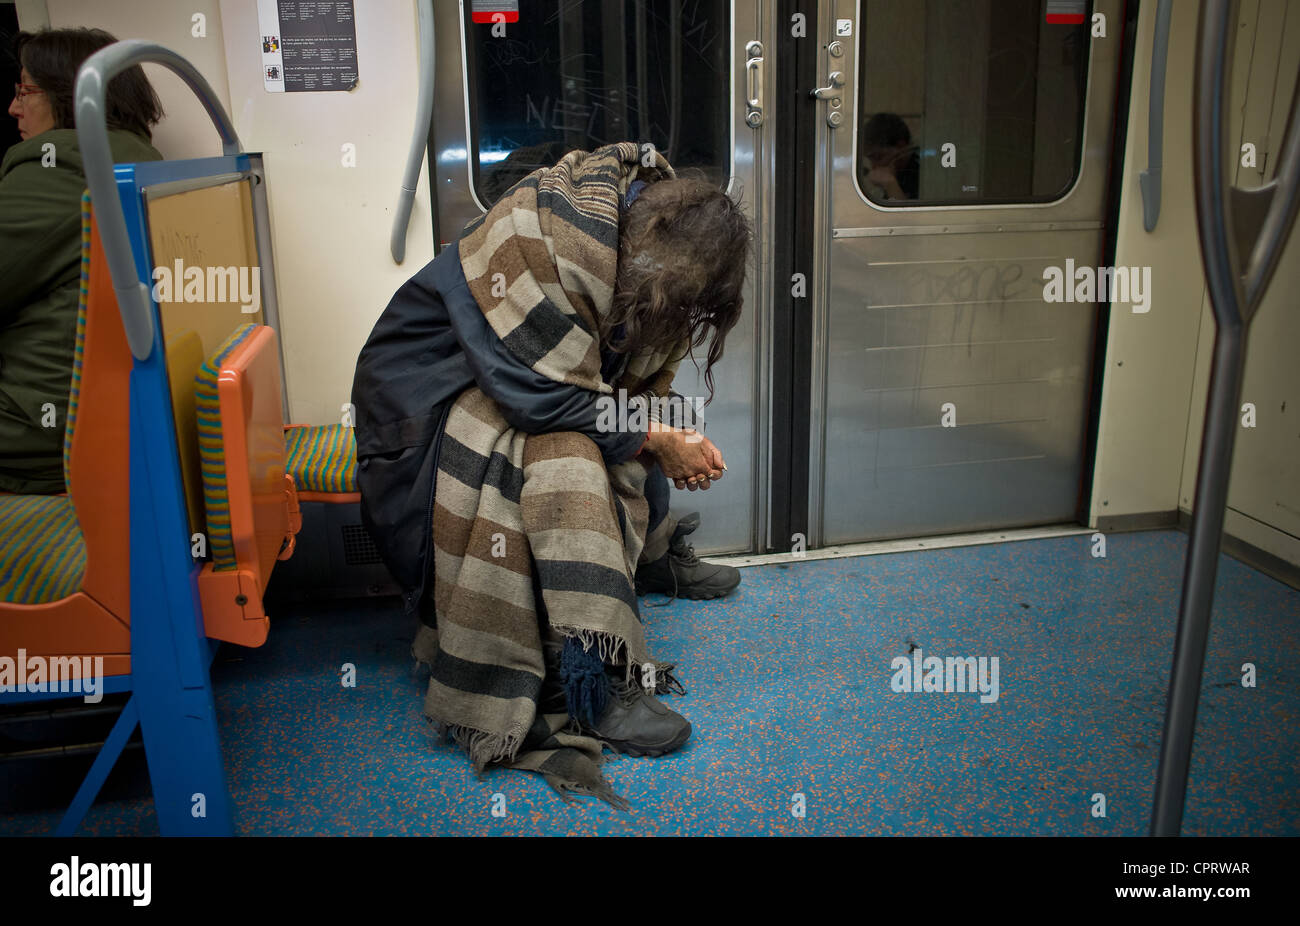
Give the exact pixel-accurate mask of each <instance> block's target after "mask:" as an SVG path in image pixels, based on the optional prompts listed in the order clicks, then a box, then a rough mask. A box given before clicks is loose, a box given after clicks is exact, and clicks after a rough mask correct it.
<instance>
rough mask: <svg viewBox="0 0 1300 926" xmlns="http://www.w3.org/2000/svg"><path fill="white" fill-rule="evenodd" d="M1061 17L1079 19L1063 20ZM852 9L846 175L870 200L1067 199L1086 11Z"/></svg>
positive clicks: (873, 4) (965, 6) (952, 6)
mask: <svg viewBox="0 0 1300 926" xmlns="http://www.w3.org/2000/svg"><path fill="white" fill-rule="evenodd" d="M1049 7H1051V10H1050V11H1049V9H1048V8H1049ZM1064 8H1069V10H1072V11H1074V12H1076V13H1077V14H1078V15H1075V16H1065V17H1061V16H1060V15H1059V14H1060V11H1061V10H1062V9H1064ZM862 10H863V22H862V23H861V27H860V28H859V36H860V38H859V55H858V58H859V62H860V75H859V77H860V80H859V92H858V125H857V127H856V128H857V145H856V167H857V177H858V185H859V187H860V188H861V190H862V191H863V192H864V193H865V194H866V195H867V197H868V198H869V199H870V200H871V201H872V202H874V203H877V204H879V205H884V206H891V207H893V206H916V205H927V206H928V205H954V204H955V205H980V204H986V203H987V204H993V203H1029V202H1049V201H1051V200H1054V199H1059V198H1060V197H1062V196H1064V195H1065V193H1066V192H1068V190H1069V189H1070V187H1071V186H1072V185H1073V184H1074V180H1075V177H1076V176H1077V173H1078V166H1079V160H1080V152H1081V151H1082V141H1083V113H1084V99H1085V94H1086V90H1087V80H1088V48H1089V41H1090V38H1089V37H1090V28H1089V25H1088V23H1089V22H1090V16H1089V13H1090V11H1091V4H1090V3H1084V2H1082V0H1066V2H1059V0H1052V2H1049V0H864V2H863V6H862ZM1049 14H1050V18H1051V20H1052V21H1051V22H1049V21H1048V19H1049ZM1062 18H1064V19H1067V20H1074V21H1073V22H1060V21H1059V20H1060V19H1062Z"/></svg>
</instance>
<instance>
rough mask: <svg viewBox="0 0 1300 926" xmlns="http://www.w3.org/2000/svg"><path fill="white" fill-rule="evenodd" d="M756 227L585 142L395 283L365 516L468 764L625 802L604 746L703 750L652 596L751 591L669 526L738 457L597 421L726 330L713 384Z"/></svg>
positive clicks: (362, 367) (373, 419) (383, 335)
mask: <svg viewBox="0 0 1300 926" xmlns="http://www.w3.org/2000/svg"><path fill="white" fill-rule="evenodd" d="M647 165H650V166H647ZM750 237H751V231H750V227H749V222H748V220H747V219H746V217H745V216H744V214H743V212H742V211H741V210H740V207H739V206H738V205H737V204H736V203H735V202H733V201H732V200H731V199H730V198H729V197H727V196H726V195H725V194H724V193H722V192H721V191H720V190H718V189H717V187H716V186H713V185H711V184H708V183H705V182H703V181H697V180H687V179H679V178H677V177H676V175H675V173H674V172H673V170H672V168H671V167H670V166H669V165H668V163H667V161H665V160H664V159H663V157H662V156H661V155H659V154H658V153H657V152H656V153H653V154H652V152H651V149H649V146H646V147H645V150H644V151H643V150H641V149H639V148H638V146H637V145H635V144H632V143H630V142H623V143H620V144H616V145H610V146H608V147H605V148H601V149H599V150H598V151H595V152H593V153H590V154H589V153H587V152H584V151H572V152H570V153H569V154H567V155H565V156H564V158H563V159H562V160H561V161H560V162H559V163H558V164H557V165H555V166H554V167H551V168H545V169H542V170H539V171H536V172H534V173H532V174H530V175H529V176H528V177H526V178H525V179H523V180H522V181H520V182H519V183H517V184H516V185H515V186H514V187H513V188H511V189H510V190H509V191H508V192H507V193H505V194H504V196H503V197H502V198H501V199H500V201H498V202H497V203H496V205H495V206H493V208H492V209H491V211H489V212H488V214H487V215H486V216H484V217H482V218H480V219H476V220H475V221H473V222H471V223H470V224H469V225H468V226H467V227H466V229H465V231H464V232H463V233H462V235H461V238H460V240H459V242H458V243H457V245H456V246H454V247H449V248H447V249H445V250H444V251H443V253H442V254H441V255H440V256H439V257H438V258H437V259H435V260H434V261H432V262H431V263H430V264H429V265H428V266H426V267H425V268H424V269H423V270H421V271H420V272H419V273H417V274H416V275H415V276H414V277H412V278H411V280H410V281H408V282H407V283H406V284H405V285H404V286H403V287H402V288H401V289H400V290H398V292H397V294H396V295H395V296H394V297H393V300H392V302H391V303H390V304H389V306H388V308H387V309H386V310H385V312H384V314H383V316H382V317H381V318H380V319H379V321H378V323H377V324H376V325H375V328H374V331H373V332H372V333H371V335H370V338H369V340H368V341H367V342H366V345H365V347H364V348H363V349H362V351H361V354H360V357H359V358H358V363H357V372H356V379H355V381H354V383H353V390H352V402H353V405H355V407H356V412H357V418H356V437H357V456H358V474H357V481H358V485H359V488H360V490H361V508H362V516H363V519H364V521H365V523H366V527H367V529H368V530H369V532H370V534H371V536H372V537H373V539H374V541H375V543H376V545H377V546H378V547H379V549H380V552H381V554H382V555H383V557H384V559H385V561H386V562H387V563H388V566H389V568H390V570H391V571H392V572H393V575H394V577H395V578H396V579H397V580H398V581H399V582H400V583H401V584H402V586H403V587H404V588H405V589H406V608H407V611H408V612H409V613H419V614H420V616H421V618H422V621H423V625H422V627H421V629H420V632H419V634H418V635H417V638H416V644H415V654H416V656H417V658H418V659H420V660H421V661H422V662H425V663H427V664H428V665H429V666H430V669H431V675H430V679H429V689H428V694H427V696H426V698H425V706H424V710H425V715H426V717H428V718H429V720H430V721H433V722H436V723H438V724H439V725H441V727H442V728H444V729H446V730H448V731H449V732H450V733H451V734H452V736H453V737H454V738H455V739H456V740H457V741H458V742H460V743H461V744H462V745H464V746H465V747H466V748H467V749H468V751H469V755H470V758H471V760H472V761H473V763H474V765H475V767H476V768H478V769H482V768H483V767H484V766H486V765H487V764H488V763H490V762H498V763H502V764H505V765H508V766H510V767H512V768H523V769H529V770H533V771H539V772H541V773H542V774H544V775H545V776H546V778H547V780H548V781H549V782H550V783H551V784H552V786H554V787H555V788H556V789H557V790H558V791H559V792H560V793H561V795H564V794H565V793H566V792H569V791H572V792H577V793H583V794H596V795H598V796H600V797H602V798H604V799H605V800H607V801H610V802H611V803H613V804H615V805H619V806H621V805H622V802H621V799H620V798H618V797H617V796H615V795H614V794H613V793H612V792H611V791H610V789H609V787H608V785H607V784H606V783H605V781H604V779H603V777H602V775H601V773H600V770H599V767H598V766H599V764H600V762H601V761H602V759H601V756H602V747H603V746H605V745H609V746H611V747H613V748H614V749H616V750H619V751H625V752H629V753H631V754H634V755H650V756H657V755H662V754H663V753H665V752H668V751H671V750H673V749H676V748H678V747H679V746H681V745H682V744H683V743H684V742H685V741H686V739H687V738H688V737H689V735H690V732H691V728H690V724H689V723H687V722H686V720H685V719H684V718H682V717H681V716H680V715H678V714H677V713H675V712H673V711H671V710H669V709H668V708H666V707H665V706H663V705H662V704H660V703H659V702H658V701H657V700H656V699H655V698H654V697H653V694H655V693H663V692H665V691H667V690H670V689H671V688H672V687H674V686H675V685H676V680H675V679H674V678H673V677H672V675H671V672H670V671H669V670H671V669H672V666H670V665H665V664H662V663H656V662H654V661H653V659H652V658H651V656H650V653H649V651H648V648H647V646H646V641H645V634H644V632H643V629H642V626H641V622H640V616H639V613H638V609H637V601H636V594H637V589H638V587H640V589H641V590H642V591H658V590H662V591H666V592H668V593H671V594H677V595H682V596H686V597H698V598H704V597H716V596H718V595H722V594H726V593H728V592H730V591H731V590H732V589H734V588H735V587H736V585H737V584H738V583H739V581H740V575H739V572H738V571H737V570H735V569H732V568H731V567H726V566H716V565H710V564H706V563H702V562H700V560H699V559H698V558H696V557H695V556H694V555H693V552H692V551H691V550H690V548H689V547H688V546H687V545H685V544H684V542H682V540H681V537H682V535H683V534H685V533H687V532H689V530H691V529H693V524H691V523H685V524H682V525H681V526H680V527H679V526H678V525H677V524H676V522H675V521H674V519H673V518H672V517H671V516H670V515H669V514H668V499H667V495H668V484H667V481H666V479H665V477H667V478H668V479H672V480H674V482H675V483H676V485H677V487H678V488H686V487H690V488H692V489H697V488H698V489H707V488H709V486H710V485H711V483H712V482H713V481H715V480H717V479H719V478H721V476H722V473H723V470H725V468H726V464H725V463H724V462H723V459H722V454H721V453H720V452H719V450H718V448H717V447H715V446H714V445H713V444H712V443H711V442H710V441H709V440H708V439H707V438H704V437H703V436H702V435H700V434H698V433H695V432H693V431H687V430H684V429H681V428H677V427H674V426H672V425H671V424H668V423H662V422H656V421H650V420H648V419H647V417H646V416H642V415H638V414H637V413H636V412H635V410H631V411H629V412H628V413H627V414H624V415H618V416H615V415H611V414H602V412H603V411H605V412H607V411H608V409H609V404H608V403H609V402H610V400H611V399H613V400H614V401H617V398H618V397H619V396H620V395H625V396H634V397H640V400H639V401H644V400H645V399H646V398H648V397H650V396H657V397H664V396H667V395H668V393H669V387H670V385H671V383H672V381H673V375H674V373H675V372H676V370H677V367H678V364H679V363H680V362H681V360H682V359H683V358H684V357H685V356H686V355H687V354H688V353H689V352H690V350H691V349H692V348H695V347H702V346H703V344H704V343H705V342H706V341H708V340H709V338H710V336H711V337H712V343H711V344H710V346H709V349H708V355H707V361H706V364H707V365H706V369H705V382H706V383H707V385H708V387H709V389H710V392H712V388H713V380H712V367H713V365H714V364H715V363H716V362H717V361H718V359H719V358H720V357H721V356H722V351H723V345H724V342H725V339H726V335H727V332H728V331H729V330H730V329H731V328H732V327H733V326H734V325H735V323H736V321H737V320H738V319H739V317H740V312H741V289H742V286H743V284H744V280H745V271H746V264H747V262H748V254H749V242H750ZM620 390H625V392H620ZM628 404H632V403H631V402H629V403H628ZM655 404H656V405H657V404H658V403H655ZM615 418H617V422H618V423H617V424H612V423H611V421H612V420H613V419H615ZM678 688H680V686H678Z"/></svg>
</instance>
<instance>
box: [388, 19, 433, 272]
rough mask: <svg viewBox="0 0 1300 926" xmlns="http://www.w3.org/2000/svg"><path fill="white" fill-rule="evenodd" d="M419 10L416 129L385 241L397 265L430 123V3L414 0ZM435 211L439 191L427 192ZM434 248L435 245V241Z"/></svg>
mask: <svg viewBox="0 0 1300 926" xmlns="http://www.w3.org/2000/svg"><path fill="white" fill-rule="evenodd" d="M416 7H417V9H418V11H419V30H420V32H419V36H418V41H419V46H420V76H419V81H420V88H419V96H417V97H416V102H415V130H414V132H413V133H412V134H411V147H410V149H409V150H408V151H407V153H406V171H405V173H403V175H402V189H401V192H399V193H398V196H397V215H395V216H394V217H393V232H392V235H391V236H390V237H389V239H388V250H389V251H390V252H391V253H392V255H393V260H394V262H396V263H399V264H400V263H401V262H402V261H404V260H405V259H406V228H407V226H408V225H409V224H410V222H411V205H412V204H413V203H414V202H415V187H416V184H418V183H419V182H420V164H421V163H423V161H424V152H425V149H426V148H428V147H429V120H431V119H432V118H433V80H434V41H433V0H416ZM429 193H430V195H431V196H432V197H433V201H434V208H435V209H436V208H437V201H438V200H437V198H438V191H437V190H430V191H429ZM434 245H435V246H436V245H437V242H436V241H435V242H434Z"/></svg>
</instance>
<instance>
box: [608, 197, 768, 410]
mask: <svg viewBox="0 0 1300 926" xmlns="http://www.w3.org/2000/svg"><path fill="white" fill-rule="evenodd" d="M752 237H753V232H752V230H751V228H750V223H749V219H748V218H746V216H745V214H744V212H742V211H741V208H740V205H739V204H738V203H737V202H736V201H735V200H733V199H732V198H731V197H730V196H728V195H727V194H726V193H724V192H722V191H721V190H720V189H718V187H717V186H716V185H715V184H712V183H709V182H707V181H705V180H701V179H697V178H694V177H681V176H679V177H678V178H677V179H674V180H660V181H658V182H655V183H651V184H650V185H649V186H647V187H646V188H645V189H644V190H642V191H641V194H640V196H638V197H637V199H636V200H635V201H634V202H633V203H632V205H631V206H630V207H629V208H628V209H627V210H625V212H624V214H623V216H622V218H621V220H620V222H619V248H618V277H617V280H616V282H615V285H614V299H613V305H612V307H611V309H610V311H609V313H608V314H607V315H606V316H605V318H604V319H602V322H601V330H600V334H601V341H602V342H604V343H607V344H609V346H610V347H611V348H612V349H613V350H615V351H618V352H620V353H629V354H633V353H639V352H641V351H644V350H663V349H665V348H668V347H672V346H674V345H676V344H677V343H678V342H680V341H681V340H682V339H683V338H687V339H688V348H687V350H688V352H689V351H691V350H693V349H694V348H696V347H700V346H701V345H703V344H704V342H705V341H706V340H708V338H709V335H710V334H712V335H713V342H712V343H711V344H710V345H709V353H708V359H707V362H706V363H705V367H704V382H705V385H706V386H707V387H708V390H709V401H712V400H713V365H714V364H715V363H717V362H718V361H719V360H720V359H722V349H723V346H724V344H725V342H726V339H727V332H729V331H730V330H731V329H732V328H733V327H734V326H735V324H736V322H737V321H739V320H740V312H741V309H742V308H743V307H744V300H743V295H742V288H743V286H744V284H745V271H746V269H747V266H748V263H749V250H750V241H751V239H752ZM619 326H622V329H623V331H622V336H621V337H618V336H617V335H615V332H616V329H618V328H619ZM679 359H680V358H679Z"/></svg>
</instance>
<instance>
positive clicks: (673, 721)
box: [537, 640, 691, 757]
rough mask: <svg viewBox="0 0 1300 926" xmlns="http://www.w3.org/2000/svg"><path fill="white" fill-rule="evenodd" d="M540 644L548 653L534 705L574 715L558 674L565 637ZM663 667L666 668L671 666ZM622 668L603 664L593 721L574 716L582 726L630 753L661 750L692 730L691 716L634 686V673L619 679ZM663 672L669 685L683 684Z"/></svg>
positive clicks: (675, 744) (668, 749) (549, 711)
mask: <svg viewBox="0 0 1300 926" xmlns="http://www.w3.org/2000/svg"><path fill="white" fill-rule="evenodd" d="M542 647H543V652H544V654H545V656H546V680H545V681H544V682H543V683H542V692H541V697H540V698H539V699H538V704H537V709H538V711H539V712H541V713H543V714H561V713H565V712H568V713H569V716H570V717H572V716H573V711H572V709H571V705H569V703H568V700H569V699H568V698H566V692H565V685H564V682H563V680H562V678H561V674H562V673H561V665H562V662H563V650H564V643H562V642H560V641H558V640H549V641H546V642H545V643H543V644H542ZM663 668H664V669H665V670H667V669H669V668H670V667H668V666H665V667H663ZM624 671H625V670H624V668H623V667H622V666H618V667H612V668H609V669H606V672H605V679H606V682H607V689H606V697H605V698H604V699H603V700H604V708H603V710H602V711H601V712H600V715H599V717H597V719H596V721H595V722H594V723H590V722H588V718H585V717H578V718H576V719H577V722H578V726H579V727H580V728H581V729H582V731H583V732H584V733H587V734H589V735H592V736H596V737H599V738H600V739H602V740H604V741H605V742H607V743H608V744H609V745H610V747H611V748H613V749H614V750H615V751H617V752H625V753H627V754H628V755H631V756H651V757H653V756H661V755H663V754H664V753H666V752H672V751H673V750H674V749H677V748H678V747H679V746H681V745H682V744H683V743H685V742H686V740H687V739H688V738H689V737H690V735H691V725H690V722H689V721H687V720H686V718H685V717H683V716H682V715H681V714H678V713H676V712H675V711H672V710H669V709H668V708H666V707H664V706H663V704H661V703H660V702H659V701H658V700H657V699H656V698H655V697H654V696H653V695H652V694H650V693H649V692H647V691H644V690H643V689H642V688H641V687H640V686H638V685H637V684H636V683H635V679H634V681H633V682H625V681H623V673H624ZM664 678H665V680H666V682H667V687H668V688H669V689H670V690H677V691H684V690H685V689H683V688H682V687H681V684H680V683H679V682H677V680H676V679H674V678H673V677H672V674H671V672H670V671H666V672H665V675H664ZM674 686H675V687H674Z"/></svg>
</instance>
